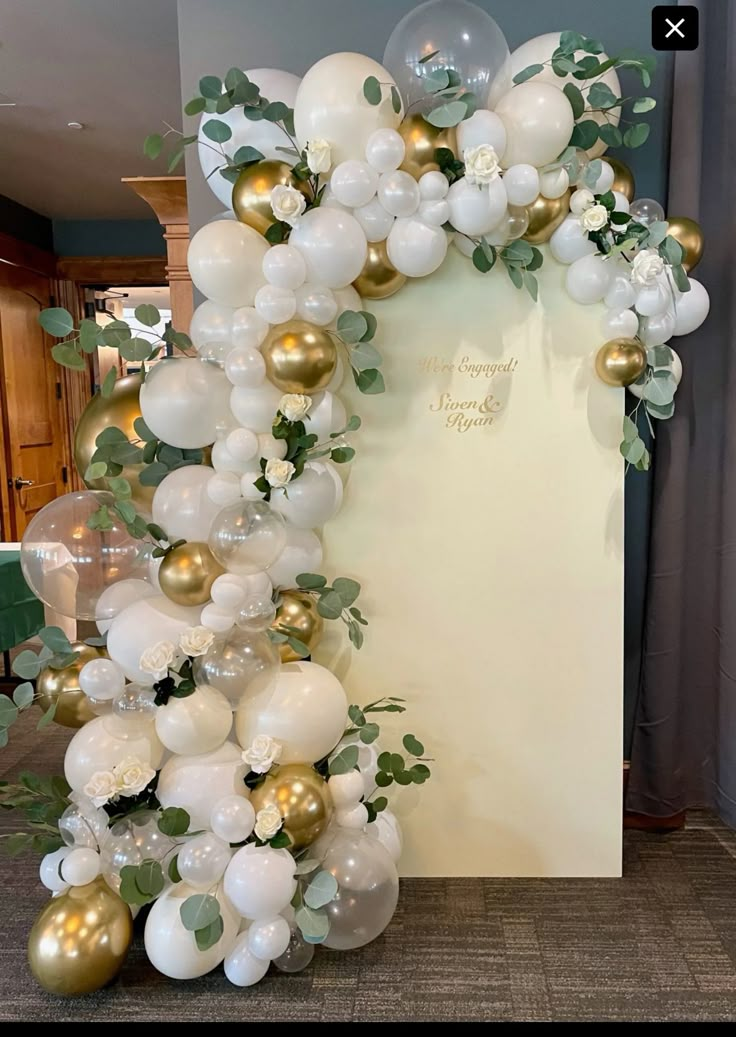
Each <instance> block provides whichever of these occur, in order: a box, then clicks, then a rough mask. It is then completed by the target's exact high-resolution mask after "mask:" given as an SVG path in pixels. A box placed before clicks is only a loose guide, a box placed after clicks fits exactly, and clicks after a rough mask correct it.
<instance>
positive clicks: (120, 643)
mask: <svg viewBox="0 0 736 1037" xmlns="http://www.w3.org/2000/svg"><path fill="white" fill-rule="evenodd" d="M180 470H181V469H180ZM200 614H201V613H200V609H198V608H185V607H184V606H183V605H176V604H175V603H174V602H173V601H170V600H169V599H168V598H167V597H166V596H165V595H164V594H159V595H156V596H155V597H150V598H145V599H143V600H141V601H137V602H135V603H134V604H133V605H129V606H128V607H127V608H126V609H123V611H122V612H121V613H120V614H119V615H118V616H116V617H115V619H114V620H113V621H112V626H111V627H110V630H109V631H108V635H107V652H108V655H109V656H110V658H111V659H113V660H114V661H115V662H116V663H117V664H118V666H120V667H121V669H122V670H123V671H124V673H125V676H126V677H127V678H128V680H131V681H140V683H141V684H144V685H149V686H150V685H151V684H152V683H153V678H152V677H151V675H150V673H146V672H145V671H144V670H141V669H140V667H139V665H138V663H139V661H140V657H141V655H142V654H143V653H144V652H145V650H146V649H147V648H150V647H151V645H154V644H156V642H157V641H171V642H172V644H178V642H179V638H180V637H181V635H182V634H183V633H184V631H185V630H186V629H187V628H188V627H194V626H198V625H199V618H200ZM87 726H89V725H87ZM82 730H86V728H83V729H82ZM102 770H105V768H104V767H103V768H102Z"/></svg>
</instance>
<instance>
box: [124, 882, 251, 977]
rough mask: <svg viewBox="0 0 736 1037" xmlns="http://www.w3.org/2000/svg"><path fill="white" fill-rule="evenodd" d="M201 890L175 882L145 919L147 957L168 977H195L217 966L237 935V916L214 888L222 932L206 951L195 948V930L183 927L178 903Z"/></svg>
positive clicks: (219, 891)
mask: <svg viewBox="0 0 736 1037" xmlns="http://www.w3.org/2000/svg"><path fill="white" fill-rule="evenodd" d="M197 892H200V891H199V890H197V889H195V888H194V887H193V886H188V885H187V884H186V883H184V882H177V883H176V885H174V886H171V887H170V888H169V889H167V890H166V892H165V893H163V894H162V895H161V896H160V897H159V898H158V900H157V901H156V902H155V904H154V905H153V907H152V908H151V912H150V914H149V915H148V918H147V919H146V929H145V933H144V942H145V947H146V954H147V955H148V960H149V961H150V962H151V964H152V965H153V967H154V968H155V969H158V971H159V972H162V973H163V974H164V976H168V977H169V978H170V979H196V978H197V977H198V976H204V975H205V974H206V973H208V972H211V971H212V969H214V968H217V966H218V965H219V964H220V962H221V961H222V960H223V959H224V957H225V955H226V954H228V953H229V952H230V950H231V948H232V946H233V944H234V943H235V940H236V938H237V935H238V925H239V922H240V919H239V918H238V916H237V914H236V913H235V911H233V909H232V906H231V905H230V904H229V902H228V900H227V897H225V896H224V895H223V893H222V892H221V890H219V889H216V890H215V891H213V894H212V895H213V896H216V897H217V900H218V902H219V904H220V914H221V916H222V921H223V933H222V936H221V937H220V939H219V940H218V941H217V943H216V944H215V945H214V946H213V947H210V948H209V949H208V950H206V951H201V950H200V949H199V947H197V941H196V939H195V936H194V933H192V932H190V931H189V930H188V929H185V928H184V923H183V922H182V920H181V913H180V912H181V906H182V904H183V903H184V901H185V900H186V899H187V897H190V896H193V895H194V894H195V893H197Z"/></svg>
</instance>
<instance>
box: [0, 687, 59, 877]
mask: <svg viewBox="0 0 736 1037" xmlns="http://www.w3.org/2000/svg"><path fill="white" fill-rule="evenodd" d="M20 687H23V685H20ZM29 687H30V685H29ZM17 691H18V688H16V692H17ZM70 791H71V790H70V788H69V785H68V784H67V781H66V779H65V778H64V777H62V776H61V775H54V776H50V777H49V776H45V775H38V774H33V773H31V772H30V771H24V772H22V773H21V774H20V775H19V776H18V781H17V783H15V784H10V783H8V782H0V809H3V810H8V811H17V812H18V813H19V814H20V815H21V818H22V822H23V823H24V824H25V826H26V827H25V829H24V830H23V831H19V832H9V833H6V834H4V835H2V836H0V849H2V850H3V851H4V852H5V853H7V854H8V855H9V856H11V857H15V856H17V855H18V854H21V853H25V852H27V851H29V850H30V851H32V852H34V853H38V854H41V855H43V854H46V853H50V852H51V851H52V850H57V849H58V848H59V847H60V846H62V845H63V842H62V839H61V836H60V835H59V824H58V823H59V818H60V817H61V815H62V814H63V813H64V811H65V810H66V808H67V807H68V806H69V798H68V797H69V792H70Z"/></svg>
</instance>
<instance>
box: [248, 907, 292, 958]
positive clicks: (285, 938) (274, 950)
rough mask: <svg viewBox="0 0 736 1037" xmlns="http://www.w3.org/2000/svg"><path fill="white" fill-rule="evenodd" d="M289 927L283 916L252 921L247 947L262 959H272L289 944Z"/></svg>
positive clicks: (278, 955) (280, 953) (281, 952)
mask: <svg viewBox="0 0 736 1037" xmlns="http://www.w3.org/2000/svg"><path fill="white" fill-rule="evenodd" d="M290 939H291V927H290V926H289V923H288V922H287V921H286V919H285V918H282V917H281V915H276V917H275V918H265V919H263V920H262V921H260V922H254V923H253V924H252V925H251V926H250V928H249V929H248V948H249V950H250V952H251V954H254V955H255V956H256V958H260V959H261V960H262V961H273V959H274V958H278V957H280V955H282V954H283V953H284V951H285V950H286V948H287V947H288V946H289V940H290Z"/></svg>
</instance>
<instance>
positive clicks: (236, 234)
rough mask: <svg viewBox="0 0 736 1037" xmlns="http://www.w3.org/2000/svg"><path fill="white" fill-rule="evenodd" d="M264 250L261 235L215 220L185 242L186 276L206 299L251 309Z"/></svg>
mask: <svg viewBox="0 0 736 1037" xmlns="http://www.w3.org/2000/svg"><path fill="white" fill-rule="evenodd" d="M241 118H243V116H242V114H241ZM243 121H245V120H243ZM268 248H269V245H268V242H267V241H266V239H265V238H264V237H263V235H261V234H259V233H258V232H257V231H255V230H253V228H252V227H248V226H247V225H246V224H245V223H240V222H239V221H238V220H215V222H214V223H206V224H205V225H204V227H201V228H200V229H199V230H198V231H197V233H196V234H195V235H194V237H193V238H192V240H191V242H190V243H189V251H188V253H187V265H188V267H189V273H190V274H191V275H192V281H193V282H194V284H195V285H196V287H197V288H199V290H200V292H201V293H202V294H203V295H206V296H207V298H208V299H213V300H214V301H215V302H218V303H221V304H222V305H223V306H234V307H239V306H252V305H253V301H254V299H255V297H256V292H257V291H258V289H259V288H260V287H261V286H262V285H264V284H265V283H266V279H265V277H264V276H263V269H262V266H263V257H264V256H265V254H266V252H267V251H268Z"/></svg>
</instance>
